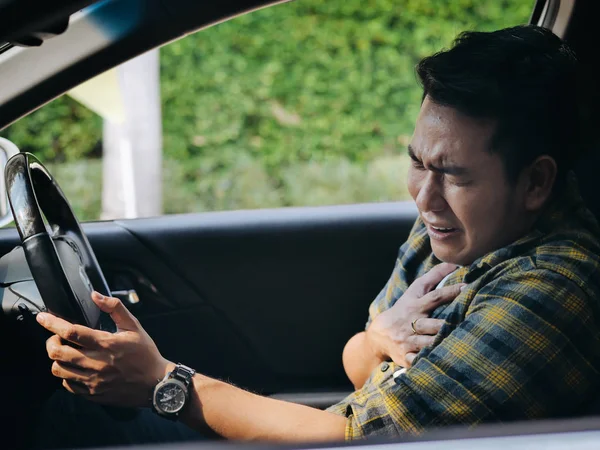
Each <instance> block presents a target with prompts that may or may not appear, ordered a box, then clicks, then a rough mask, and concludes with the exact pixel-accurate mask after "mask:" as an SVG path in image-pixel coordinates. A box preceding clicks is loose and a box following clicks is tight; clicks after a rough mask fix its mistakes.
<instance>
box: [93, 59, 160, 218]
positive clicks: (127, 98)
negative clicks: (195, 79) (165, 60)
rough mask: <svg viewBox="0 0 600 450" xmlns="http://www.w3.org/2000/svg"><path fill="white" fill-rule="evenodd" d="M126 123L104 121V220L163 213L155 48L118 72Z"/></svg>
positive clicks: (158, 90)
mask: <svg viewBox="0 0 600 450" xmlns="http://www.w3.org/2000/svg"><path fill="white" fill-rule="evenodd" d="M117 75H118V78H119V86H120V91H121V95H122V98H123V104H124V111H125V121H124V122H123V123H112V122H110V121H107V120H105V121H104V130H103V168H102V171H103V175H102V182H103V189H102V216H101V217H102V219H121V218H135V217H149V216H157V215H160V214H161V213H162V120H161V109H160V78H159V54H158V50H152V51H150V52H148V53H145V54H144V55H141V56H138V57H137V58H135V59H133V60H131V61H128V62H126V63H124V64H122V65H121V66H119V67H118V68H117Z"/></svg>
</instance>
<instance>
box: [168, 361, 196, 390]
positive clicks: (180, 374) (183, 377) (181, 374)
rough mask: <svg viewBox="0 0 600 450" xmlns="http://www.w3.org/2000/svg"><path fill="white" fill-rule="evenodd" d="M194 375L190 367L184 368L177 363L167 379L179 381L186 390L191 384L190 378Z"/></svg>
mask: <svg viewBox="0 0 600 450" xmlns="http://www.w3.org/2000/svg"><path fill="white" fill-rule="evenodd" d="M195 373H196V371H195V370H194V369H192V368H191V367H188V366H185V365H183V364H181V363H177V364H176V365H175V368H174V369H173V370H172V371H171V372H169V375H168V377H169V378H174V379H175V380H179V381H181V382H182V383H183V384H185V387H186V388H187V387H189V385H190V383H191V382H192V378H193V377H194V374H195Z"/></svg>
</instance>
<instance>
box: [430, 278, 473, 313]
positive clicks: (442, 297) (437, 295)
mask: <svg viewBox="0 0 600 450" xmlns="http://www.w3.org/2000/svg"><path fill="white" fill-rule="evenodd" d="M463 286H465V284H464V283H459V284H455V285H452V286H446V287H443V288H440V289H436V290H435V291H431V292H429V293H428V294H425V295H424V296H423V298H422V299H421V301H422V302H423V303H422V306H423V312H424V313H425V312H429V311H432V310H434V309H435V308H437V307H438V306H440V305H443V304H445V303H450V302H451V301H452V300H454V299H455V298H456V297H458V296H459V294H460V292H461V289H462V287H463Z"/></svg>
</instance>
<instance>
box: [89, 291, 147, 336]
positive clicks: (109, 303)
mask: <svg viewBox="0 0 600 450" xmlns="http://www.w3.org/2000/svg"><path fill="white" fill-rule="evenodd" d="M92 300H93V301H94V303H96V305H98V308H100V309H101V310H102V311H104V312H105V313H108V314H110V318H111V319H112V320H113V321H114V322H115V324H116V325H117V328H118V329H119V330H125V331H135V330H137V329H138V328H139V322H138V320H137V319H136V318H135V317H134V316H133V314H131V313H130V312H129V310H128V309H127V308H126V307H125V305H123V302H121V300H119V299H118V298H114V297H105V296H104V295H102V294H100V293H99V292H96V291H94V292H93V293H92Z"/></svg>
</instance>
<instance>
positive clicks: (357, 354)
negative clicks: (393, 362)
mask: <svg viewBox="0 0 600 450" xmlns="http://www.w3.org/2000/svg"><path fill="white" fill-rule="evenodd" d="M342 361H343V364H344V370H345V371H346V375H347V376H348V378H349V379H350V381H351V382H352V384H353V385H354V388H355V389H360V388H361V387H363V385H364V384H365V382H366V381H367V379H368V378H369V376H370V374H371V372H373V370H374V369H375V368H376V367H377V366H378V365H379V364H380V363H381V362H382V361H383V359H382V358H381V357H379V356H377V355H376V354H375V353H374V352H373V351H372V349H371V347H370V345H369V343H368V342H367V333H366V332H365V331H363V332H361V333H358V334H356V335H354V336H353V337H352V338H351V339H350V340H349V341H348V343H347V344H346V346H345V347H344V352H343V353H342Z"/></svg>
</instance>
